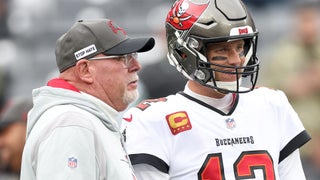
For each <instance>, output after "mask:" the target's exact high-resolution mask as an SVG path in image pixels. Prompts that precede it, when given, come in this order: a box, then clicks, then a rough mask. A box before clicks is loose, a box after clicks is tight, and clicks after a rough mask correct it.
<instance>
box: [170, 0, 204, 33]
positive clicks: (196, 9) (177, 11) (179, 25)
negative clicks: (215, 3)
mask: <svg viewBox="0 0 320 180" xmlns="http://www.w3.org/2000/svg"><path fill="white" fill-rule="evenodd" d="M208 4H209V1H208V2H206V4H200V5H199V4H193V3H192V2H189V1H188V0H180V1H177V2H176V3H175V4H174V5H173V7H172V8H171V10H170V11H169V13H168V16H167V20H166V21H167V22H168V23H169V24H171V25H172V26H174V27H175V28H176V29H179V30H187V29H189V28H190V27H191V26H192V25H193V24H194V23H195V22H196V21H197V20H198V18H199V17H200V15H201V14H202V13H203V11H204V10H205V9H206V8H207V7H208Z"/></svg>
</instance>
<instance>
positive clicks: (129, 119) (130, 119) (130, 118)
mask: <svg viewBox="0 0 320 180" xmlns="http://www.w3.org/2000/svg"><path fill="white" fill-rule="evenodd" d="M123 120H125V121H128V122H131V121H132V114H130V117H129V118H125V117H124V118H123Z"/></svg>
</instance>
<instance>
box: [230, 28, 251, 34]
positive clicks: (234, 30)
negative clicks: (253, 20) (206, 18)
mask: <svg viewBox="0 0 320 180" xmlns="http://www.w3.org/2000/svg"><path fill="white" fill-rule="evenodd" d="M250 33H253V29H252V27H251V26H241V27H235V28H232V29H231V30H230V36H239V35H242V34H250Z"/></svg>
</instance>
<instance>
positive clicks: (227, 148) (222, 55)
mask: <svg viewBox="0 0 320 180" xmlns="http://www.w3.org/2000/svg"><path fill="white" fill-rule="evenodd" d="M166 36H167V44H168V59H169V61H170V63H171V64H172V65H173V66H175V67H176V69H177V70H178V71H179V72H181V73H182V74H183V75H184V76H186V77H187V78H188V79H189V81H188V82H187V84H186V86H185V89H184V91H183V92H178V93H177V94H174V95H169V96H167V97H164V98H159V99H153V100H145V101H143V102H141V103H140V104H139V105H137V106H136V107H133V108H131V109H130V110H128V111H127V112H126V113H125V114H124V117H123V119H124V120H123V123H122V126H121V128H122V132H123V134H124V135H125V137H126V147H127V152H128V154H129V157H130V159H131V162H132V164H133V167H134V169H135V173H136V175H137V177H138V179H143V180H144V179H146V180H150V179H156V180H160V179H172V180H194V179H199V180H204V179H206V180H208V179H210V180H224V179H227V180H234V179H259V180H275V179H281V180H292V179H299V180H303V179H305V175H304V172H303V169H302V165H301V162H300V154H299V148H300V147H301V146H302V145H303V144H305V143H306V142H307V141H308V140H309V139H310V136H309V135H308V133H307V132H306V131H305V129H304V127H303V125H302V123H301V122H300V119H299V117H298V115H297V114H296V113H295V111H294V110H293V109H292V107H291V105H290V104H289V102H288V100H287V98H286V96H285V94H284V93H283V92H281V91H276V90H271V89H268V88H257V89H255V84H256V81H257V75H258V71H259V61H258V59H257V57H256V49H257V47H256V46H257V37H258V31H257V29H256V28H255V25H254V22H253V20H252V18H251V16H250V14H249V12H248V11H247V9H246V7H245V5H244V4H243V3H242V2H241V1H240V0H178V1H176V2H175V3H174V5H173V7H172V8H171V10H170V11H169V13H168V15H167V19H166ZM155 73H156V72H155ZM279 78H281V77H279ZM168 81H169V80H168ZM155 83H156V82H155Z"/></svg>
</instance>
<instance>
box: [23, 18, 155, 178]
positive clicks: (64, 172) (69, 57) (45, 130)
mask: <svg viewBox="0 0 320 180" xmlns="http://www.w3.org/2000/svg"><path fill="white" fill-rule="evenodd" d="M153 46H154V39H153V38H129V37H128V36H127V34H126V32H125V31H124V30H123V29H122V28H120V27H119V26H117V25H116V24H115V23H114V22H113V21H112V20H109V19H97V20H80V21H78V22H76V23H75V24H74V25H73V26H72V27H71V29H70V30H69V31H68V32H66V33H65V34H63V35H62V36H61V37H60V38H59V39H58V40H57V43H56V50H55V54H56V62H57V66H58V68H59V71H60V76H59V78H54V79H52V80H50V81H49V82H48V83H47V85H46V86H43V87H40V88H38V89H34V90H33V104H34V107H33V109H32V110H31V111H30V112H29V115H28V122H27V123H28V124H27V140H26V144H25V148H24V152H23V159H22V166H21V180H33V179H46V180H51V179H59V180H61V179H69V180H70V179H85V180H88V179H90V180H93V179H97V180H98V179H117V180H122V179H123V180H128V179H135V175H134V173H133V171H132V168H131V164H130V161H129V158H128V157H127V154H126V151H125V149H124V148H123V141H122V135H121V133H120V131H119V127H118V122H117V120H116V117H117V115H118V112H120V111H123V110H125V109H126V108H127V106H128V105H129V103H131V102H132V101H134V100H135V99H136V98H137V96H138V92H137V85H138V75H137V72H138V71H139V70H140V69H141V65H140V63H139V62H138V61H137V53H139V52H146V51H149V50H150V49H152V48H153Z"/></svg>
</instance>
